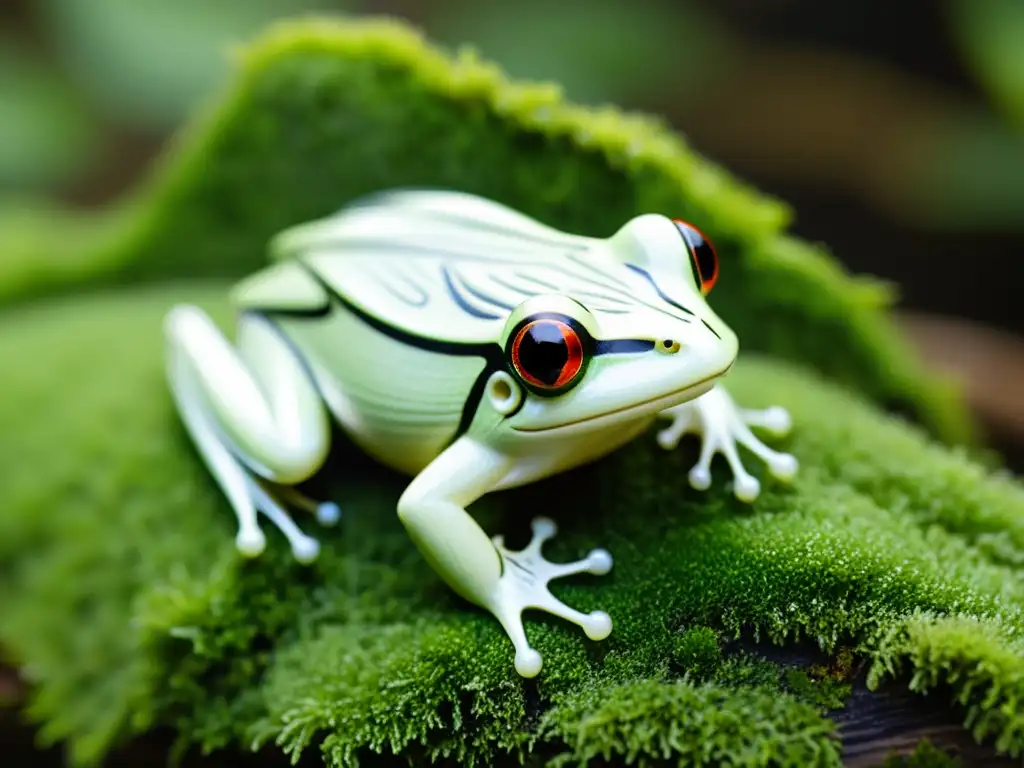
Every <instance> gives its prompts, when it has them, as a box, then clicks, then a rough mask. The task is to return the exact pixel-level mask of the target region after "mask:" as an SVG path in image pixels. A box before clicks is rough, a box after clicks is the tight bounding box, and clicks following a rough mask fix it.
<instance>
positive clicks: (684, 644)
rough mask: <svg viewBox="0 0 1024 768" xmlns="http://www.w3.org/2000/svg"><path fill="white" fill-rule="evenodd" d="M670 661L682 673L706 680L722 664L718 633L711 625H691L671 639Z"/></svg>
mask: <svg viewBox="0 0 1024 768" xmlns="http://www.w3.org/2000/svg"><path fill="white" fill-rule="evenodd" d="M672 661H673V662H674V663H675V664H676V666H677V667H678V668H679V670H680V671H682V673H683V674H684V675H687V676H689V677H692V678H694V679H695V680H707V679H709V678H710V677H712V676H713V675H714V673H715V672H717V671H718V670H719V668H720V667H721V664H722V649H721V648H720V647H719V646H718V633H717V632H715V630H713V629H712V628H711V627H693V628H691V629H688V630H686V631H685V632H682V633H680V634H679V635H677V636H676V637H675V638H673V641H672Z"/></svg>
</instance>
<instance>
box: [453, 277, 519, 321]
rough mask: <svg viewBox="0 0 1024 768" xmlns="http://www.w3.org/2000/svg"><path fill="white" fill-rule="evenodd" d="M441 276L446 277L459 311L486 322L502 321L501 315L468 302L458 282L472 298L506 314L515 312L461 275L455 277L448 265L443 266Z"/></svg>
mask: <svg viewBox="0 0 1024 768" xmlns="http://www.w3.org/2000/svg"><path fill="white" fill-rule="evenodd" d="M441 274H442V275H443V276H444V285H445V288H447V289H448V295H449V296H450V297H451V299H452V301H454V302H455V303H456V304H458V306H459V309H461V310H462V311H463V312H465V313H466V314H469V315H472V316H473V317H481V318H483V319H484V320H500V319H501V315H495V314H491V313H490V312H485V311H484V310H482V309H478V308H477V307H474V306H473V305H472V304H470V303H469V302H468V301H466V299H465V297H464V296H463V295H462V294H461V293H460V292H459V288H458V287H456V285H455V283H456V281H458V284H459V287H461V288H463V289H464V290H465V291H466V293H468V294H469V295H470V296H474V297H475V298H478V299H480V300H481V301H485V302H487V303H488V304H490V305H491V306H494V307H497V308H498V309H503V310H505V311H506V312H511V311H512V310H513V307H512V306H510V305H509V304H505V303H504V302H502V301H499V300H498V299H496V298H494V297H493V296H488V295H487V294H486V293H484V292H483V291H480V290H479V289H476V288H473V286H471V285H469V283H468V282H467V281H466V280H465V279H463V277H462V276H461V275H458V274H456V275H454V276H453V275H452V271H451V270H450V269H449V268H448V265H447V264H445V265H442V267H441Z"/></svg>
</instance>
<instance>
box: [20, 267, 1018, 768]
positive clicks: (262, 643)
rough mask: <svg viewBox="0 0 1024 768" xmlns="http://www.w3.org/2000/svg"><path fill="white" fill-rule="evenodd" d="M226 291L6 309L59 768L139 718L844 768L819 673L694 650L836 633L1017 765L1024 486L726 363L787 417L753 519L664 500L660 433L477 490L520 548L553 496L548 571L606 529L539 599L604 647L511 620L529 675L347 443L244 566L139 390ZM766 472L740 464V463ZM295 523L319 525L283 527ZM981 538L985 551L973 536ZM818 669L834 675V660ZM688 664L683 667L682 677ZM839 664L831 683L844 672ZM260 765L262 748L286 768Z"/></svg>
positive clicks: (174, 439)
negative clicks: (604, 565) (601, 617)
mask: <svg viewBox="0 0 1024 768" xmlns="http://www.w3.org/2000/svg"><path fill="white" fill-rule="evenodd" d="M224 288H225V285H224V284H222V283H219V282H217V283H213V284H199V283H184V284H180V285H178V286H176V287H175V286H164V287H160V288H151V289H146V290H142V289H138V288H136V289H133V290H131V291H121V292H113V293H106V294H103V293H100V294H94V295H90V296H88V297H86V296H81V297H76V298H65V299H63V300H52V301H47V302H36V303H34V304H32V305H31V306H27V307H23V308H20V309H17V310H15V309H8V310H6V311H5V312H4V313H3V322H2V323H0V359H3V360H5V361H16V364H14V365H10V366H9V367H7V368H5V375H4V379H3V383H2V393H3V397H2V398H0V423H2V424H4V427H5V430H4V439H3V440H2V441H0V489H2V492H0V494H2V502H3V510H4V514H3V515H0V644H2V645H3V646H4V648H5V650H6V652H7V653H8V654H9V655H11V656H12V657H13V658H14V659H15V660H17V661H18V662H19V663H20V664H21V665H22V667H23V669H24V671H25V674H26V676H27V677H28V678H29V679H30V680H31V682H32V683H33V684H34V686H33V697H32V700H31V703H30V707H29V713H30V715H31V716H32V717H33V718H35V719H36V720H37V721H39V722H40V723H41V724H42V727H43V733H44V735H45V736H46V737H47V738H49V739H67V740H68V741H69V745H70V753H69V754H70V756H71V758H72V759H73V761H74V762H75V763H76V764H79V765H81V764H85V763H87V762H90V761H94V760H96V759H97V758H99V757H100V756H102V755H103V754H105V753H106V752H107V750H108V749H109V748H110V747H111V746H112V745H113V744H117V743H120V742H121V741H123V740H124V739H126V738H130V737H131V736H132V735H134V734H138V733H141V732H144V731H149V730H152V729H154V728H156V727H158V726H161V725H168V726H171V727H172V728H174V729H175V730H176V732H177V733H178V734H179V737H180V742H181V745H182V747H183V748H184V747H186V746H189V745H195V744H198V745H201V746H203V747H205V748H207V749H214V748H229V749H233V750H237V749H248V748H251V747H254V746H262V747H263V748H265V749H267V750H270V751H271V752H273V751H280V752H283V753H285V754H287V755H292V756H296V755H300V754H302V755H310V754H312V755H316V754H318V753H319V754H321V755H322V756H323V757H324V759H325V760H326V761H327V762H328V763H329V764H332V765H342V764H350V763H352V762H353V761H355V760H356V759H363V758H365V757H367V756H368V755H371V754H372V753H374V752H376V751H380V752H384V753H388V752H402V753H403V754H409V755H415V754H425V755H434V756H441V755H447V756H449V757H450V758H452V759H453V760H459V761H462V762H468V761H470V760H471V759H473V758H476V760H477V762H478V763H479V762H486V763H490V762H493V761H494V760H497V759H499V758H501V757H502V756H508V757H511V758H513V759H515V758H516V757H517V756H518V755H520V754H526V755H531V756H533V757H536V758H538V759H556V760H560V761H566V762H570V763H573V762H581V761H582V762H586V761H588V760H591V759H598V758H601V757H605V756H607V757H608V758H609V759H610V760H611V761H612V762H621V760H622V759H624V758H627V757H629V756H630V755H634V756H636V757H637V759H638V760H641V759H642V760H646V761H651V762H653V761H656V760H663V759H666V758H668V759H672V760H682V761H684V762H685V761H690V762H691V763H692V762H694V761H696V763H697V764H700V762H699V760H704V761H706V762H707V761H710V760H711V759H712V758H714V757H715V756H716V755H720V754H724V753H725V752H727V751H728V753H729V754H730V755H731V756H732V758H731V759H732V760H733V762H732V764H733V765H762V764H764V759H765V758H766V757H773V758H774V759H775V761H776V762H777V764H780V765H801V766H806V765H838V764H839V756H838V755H839V752H838V747H837V745H836V743H835V741H834V736H833V731H834V728H833V726H832V724H831V723H830V721H828V720H827V719H826V718H825V717H824V716H823V715H822V711H823V709H824V708H825V707H824V706H823V702H822V700H821V698H820V695H819V694H820V693H821V688H820V686H819V685H818V684H814V685H812V686H811V687H812V689H813V688H815V687H817V690H806V689H801V690H795V688H800V686H799V685H797V686H793V684H792V683H793V679H794V678H791V677H789V678H788V680H787V676H786V675H784V674H783V673H782V671H781V670H780V668H779V667H778V666H777V665H775V664H772V663H769V662H758V661H757V660H756V659H754V658H749V657H741V658H735V657H731V656H729V655H725V657H723V658H722V659H721V660H720V662H719V661H717V656H716V648H717V643H716V639H715V638H716V636H717V638H719V639H721V640H723V641H724V640H729V639H731V638H735V637H738V636H740V635H741V633H752V634H753V637H754V638H755V639H758V640H760V642H790V641H794V640H796V639H810V640H811V641H812V642H815V643H817V644H819V645H820V646H821V647H822V648H823V649H824V650H826V651H827V652H829V653H840V654H841V653H844V651H843V649H852V651H853V652H854V653H855V654H856V655H857V656H858V657H863V658H865V659H867V660H868V661H869V662H870V663H871V664H873V670H872V682H876V681H877V680H879V679H881V678H883V677H886V676H888V675H894V676H898V677H900V679H905V680H908V681H910V682H911V685H912V687H913V688H914V689H915V690H919V691H929V692H931V691H935V690H940V688H941V689H942V690H949V691H952V694H953V696H954V697H955V698H956V700H958V701H961V702H963V703H964V704H966V705H967V707H968V717H969V720H968V722H967V723H966V725H967V726H968V727H970V728H973V729H974V730H975V731H976V732H978V733H979V734H982V735H985V736H987V738H988V739H989V740H990V741H992V742H993V743H995V744H996V745H997V746H998V748H999V749H1000V750H1001V751H1003V752H1005V753H1007V754H1011V755H1020V754H1022V753H1024V734H1022V733H1021V730H1020V725H1019V724H1020V722H1022V716H1021V712H1022V710H1021V701H1022V697H1021V691H1020V686H1021V682H1020V681H1021V680H1024V654H1022V650H1024V648H1022V645H1021V642H1022V641H1021V640H1020V638H1021V636H1022V634H1021V633H1022V630H1024V614H1022V607H1024V577H1022V576H1021V573H1020V571H1019V567H1018V566H1017V565H1016V564H1017V563H1018V562H1019V560H1017V559H1016V558H1017V557H1019V555H1020V553H1021V552H1022V551H1024V547H1022V544H1024V514H1021V512H1022V510H1024V488H1022V487H1021V485H1020V484H1019V483H1018V482H1017V481H1015V480H1012V479H1009V478H1006V477H1002V476H998V475H993V474H990V473H988V472H986V471H985V470H984V469H982V468H981V467H979V466H977V465H975V464H973V463H971V461H970V460H968V459H967V458H965V457H964V456H963V455H961V453H960V451H958V450H952V449H947V448H943V447H940V446H938V445H936V444H933V443H931V442H929V440H928V439H927V438H926V437H925V436H924V434H923V433H921V432H919V431H918V430H916V429H914V428H911V427H909V426H907V425H906V424H903V423H901V422H899V421H896V420H893V419H890V418H888V417H886V416H884V415H883V414H882V413H880V412H879V411H878V410H877V409H876V408H875V407H874V406H872V405H870V404H869V402H868V401H867V400H866V399H865V398H863V397H862V396H860V395H853V394H850V393H849V392H846V391H844V390H840V389H838V388H837V387H836V386H835V385H832V384H828V383H826V382H825V381H824V380H819V378H818V377H817V376H816V375H814V374H812V373H810V372H808V371H806V370H802V369H795V368H792V367H790V366H789V365H787V364H784V363H782V362H779V361H769V360H765V359H759V358H756V357H754V356H747V357H746V358H744V359H741V361H740V363H739V364H738V365H737V368H736V370H735V371H734V373H732V374H730V377H729V385H730V387H731V389H732V391H733V392H734V394H735V395H736V396H737V397H738V398H740V399H741V400H742V401H743V402H744V404H747V405H749V406H751V407H758V406H767V405H769V404H772V403H779V404H782V405H784V406H786V407H787V408H789V409H790V410H791V412H792V414H793V416H794V420H795V423H796V430H795V432H794V435H793V436H792V438H791V439H790V440H789V441H787V443H786V444H787V447H788V448H789V449H791V450H792V451H793V452H794V453H795V454H796V455H797V457H798V458H799V459H800V462H801V473H800V475H799V477H798V480H797V482H796V483H795V484H794V485H793V486H792V487H790V488H784V487H780V486H778V485H777V484H774V483H772V482H770V481H769V480H768V479H767V478H765V477H763V475H762V480H763V482H764V483H765V490H764V493H763V495H762V497H761V498H760V499H759V500H758V501H757V503H756V504H755V505H753V507H750V506H747V505H744V504H741V503H739V502H737V501H736V500H735V499H733V498H732V496H731V495H730V494H729V492H728V489H727V487H726V483H725V481H726V479H727V473H726V472H725V471H723V467H721V466H720V465H717V464H716V471H715V483H714V486H713V488H712V490H710V491H708V492H706V493H698V492H696V491H693V490H692V489H690V488H689V486H688V484H687V481H686V472H687V469H688V468H689V467H690V466H691V464H692V463H693V461H694V460H695V458H696V448H695V442H693V441H688V442H685V443H684V445H682V446H681V447H680V448H679V450H677V451H675V452H671V453H666V452H664V451H662V450H661V449H660V448H658V447H657V445H656V444H655V441H654V440H653V435H648V436H646V437H643V438H641V439H639V440H637V441H636V442H635V443H634V444H633V445H631V446H629V447H627V448H625V449H623V450H621V451H619V452H617V453H616V454H614V455H613V456H611V457H609V458H607V459H606V460H604V461H602V462H600V463H599V464H597V465H594V466H591V467H588V468H584V469H580V470H578V471H575V472H573V473H570V474H566V475H562V476H559V477H556V478H552V479H551V480H548V481H545V482H544V483H540V484H537V485H534V486H529V487H527V488H523V489H519V490H517V491H513V492H508V493H505V494H497V495H494V496H492V497H488V498H487V499H486V500H485V501H484V502H483V503H481V504H479V505H477V507H478V508H477V509H476V510H475V511H476V513H477V514H478V516H479V517H480V518H481V519H482V520H484V521H486V525H487V528H488V530H489V531H493V532H497V531H499V530H500V531H503V532H505V533H506V535H507V536H508V538H509V541H510V543H512V542H514V541H516V540H517V537H518V540H519V541H522V540H524V539H525V536H526V532H527V528H528V519H529V515H526V514H524V513H523V510H538V509H555V508H557V509H559V510H561V511H560V512H559V514H558V519H559V523H560V526H561V533H560V535H559V536H558V537H557V538H556V539H555V540H554V541H552V542H551V543H550V546H549V549H548V550H547V551H548V553H549V555H550V556H551V557H552V558H556V559H562V558H568V557H574V556H579V555H580V554H581V553H583V552H586V551H587V550H588V549H589V548H591V547H593V546H598V545H601V546H606V547H608V548H609V549H610V551H611V552H612V553H613V555H614V556H615V558H616V565H615V569H614V570H613V572H612V573H611V574H609V575H608V576H605V577H580V578H579V579H578V580H574V581H573V582H572V583H565V584H559V585H556V586H555V587H554V591H555V592H556V594H557V595H558V596H560V597H562V598H563V599H565V600H567V601H568V602H570V603H571V604H573V605H575V606H577V607H579V608H580V609H581V610H591V609H594V608H598V607H600V608H603V609H606V610H608V611H609V612H610V613H611V615H612V617H613V620H614V622H615V630H614V632H613V633H612V635H611V637H610V638H609V639H608V640H606V641H603V642H601V643H591V642H589V641H587V640H586V639H585V637H584V636H583V635H582V633H580V632H579V631H578V630H577V629H576V628H574V627H571V626H568V625H566V624H564V623H562V622H559V621H556V620H554V619H544V618H538V617H536V616H532V617H530V618H531V620H530V622H529V624H528V629H527V631H528V635H529V637H530V640H531V642H532V643H533V644H534V645H535V646H536V647H537V648H538V649H539V650H540V651H541V652H542V653H543V654H544V657H545V668H544V672H543V674H542V675H541V677H540V678H538V679H537V680H536V681H533V682H528V681H523V680H522V679H520V678H518V676H516V674H515V672H514V670H513V668H512V653H511V648H510V646H509V643H508V641H507V638H506V637H505V636H504V634H503V632H502V631H501V629H500V628H499V627H498V626H497V624H496V622H494V621H493V620H492V619H491V618H490V617H489V616H488V615H486V614H484V613H483V612H481V611H477V610H475V609H473V608H472V607H469V606H467V605H466V604H465V603H463V602H461V601H460V600H458V599H457V598H456V597H454V596H453V595H452V594H451V592H450V591H449V590H448V589H447V588H446V587H445V586H444V585H443V583H442V582H440V580H439V579H438V578H437V577H436V575H434V574H433V573H432V572H431V571H430V569H429V567H427V566H426V564H425V563H424V562H423V560H422V558H421V557H420V556H419V555H418V553H417V552H416V550H415V548H414V547H413V545H412V544H411V543H410V542H409V540H408V538H407V536H406V535H405V533H404V530H403V529H402V526H401V524H400V523H399V522H398V520H397V519H396V515H395V514H394V504H395V501H396V499H397V497H398V495H399V493H400V492H401V489H402V487H403V482H404V480H402V479H401V478H398V477H396V476H394V475H393V474H391V473H389V472H387V471H385V470H382V469H380V468H379V467H377V466H376V465H374V464H373V463H372V462H370V461H369V460H368V459H366V458H365V457H363V456H362V455H361V454H360V453H359V452H358V451H356V450H354V449H353V448H351V447H350V446H348V445H346V444H342V445H339V446H338V457H337V463H336V466H334V467H333V468H332V476H333V477H334V478H336V479H335V480H334V482H335V485H334V488H333V491H332V493H333V494H334V496H335V497H336V498H337V500H338V501H339V503H341V504H342V506H343V508H344V509H345V512H346V515H345V518H344V520H343V524H342V525H341V526H340V527H339V528H338V529H334V530H329V531H327V532H325V533H324V534H323V535H322V539H323V542H324V549H323V553H322V557H321V559H320V560H319V561H318V562H317V563H316V564H315V565H314V566H312V567H308V568H307V567H302V566H299V565H297V564H295V563H293V562H292V561H291V557H290V554H289V552H288V549H287V546H286V545H285V542H284V541H283V540H282V539H281V538H280V537H278V536H276V535H271V536H270V542H269V547H268V551H267V553H266V554H265V556H263V557H262V558H260V559H258V560H256V561H254V562H245V561H242V560H240V559H239V558H238V557H237V556H236V554H235V552H234V550H233V534H234V519H233V515H232V513H231V512H230V510H229V508H228V507H227V505H226V503H225V502H224V500H223V499H222V497H221V495H220V493H219V492H218V490H217V488H216V486H215V485H214V483H213V481H212V480H211V479H210V477H209V476H208V474H207V473H206V471H205V469H204V467H203V465H202V464H201V463H200V461H199V460H198V458H197V457H196V455H195V453H194V451H193V450H192V448H191V445H190V443H189V441H188V439H187V437H186V435H185V433H184V431H183V430H182V428H181V426H180V423H179V420H178V418H177V417H176V415H175V413H174V410H173V408H172V405H171V402H170V399H169V397H168V395H167V392H166V385H165V382H164V379H163V371H162V360H163V352H162V348H161V332H160V326H161V320H162V316H163V313H164V312H165V311H166V309H167V308H168V307H169V306H170V304H171V303H172V302H176V301H181V300H187V301H193V302H196V303H199V304H200V305H201V306H204V307H206V308H207V309H208V310H209V311H211V312H212V313H213V315H214V317H215V318H218V319H219V320H220V321H221V322H223V323H225V324H227V322H228V320H229V311H228V308H227V306H226V304H225V303H224V299H223V296H224ZM750 466H751V468H752V469H753V470H754V471H755V472H756V473H757V474H759V475H761V474H762V473H761V468H760V466H758V465H757V464H755V463H753V462H752V463H751V465H750ZM303 523H304V526H305V527H306V528H307V529H308V530H315V523H314V522H313V521H312V520H309V521H303ZM995 535H998V536H999V541H1000V546H999V547H992V546H990V545H989V544H988V542H989V541H990V538H986V537H992V536H995ZM845 653H847V656H846V658H847V662H841V663H839V664H838V665H836V666H838V667H839V668H845V669H846V670H847V672H848V671H849V667H850V663H851V660H852V658H853V657H852V656H849V651H845ZM680 662H682V663H683V665H684V666H685V665H687V664H689V665H690V666H691V667H692V668H696V669H697V670H698V671H702V674H703V679H697V677H696V676H686V674H685V670H683V669H680ZM845 674H846V673H843V674H841V675H837V677H843V676H844V675H845ZM284 759H285V757H284V756H282V761H283V760H284Z"/></svg>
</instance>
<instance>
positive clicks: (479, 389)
mask: <svg viewBox="0 0 1024 768" xmlns="http://www.w3.org/2000/svg"><path fill="white" fill-rule="evenodd" d="M295 263H296V264H298V265H299V266H300V267H301V268H302V269H303V270H304V271H305V272H306V273H307V274H308V275H309V276H310V277H311V278H312V279H313V280H315V281H316V282H317V284H318V285H320V287H321V288H323V290H324V291H325V293H326V294H327V296H328V297H330V298H331V299H333V300H334V301H335V302H337V303H338V304H340V305H341V306H342V307H344V308H345V309H347V310H348V311H349V312H351V313H352V314H353V315H355V316H356V317H358V318H359V319H360V320H362V321H363V322H364V323H366V324H367V325H369V326H370V327H371V328H373V329H374V330H376V331H377V332H379V333H382V334H384V335H385V336H388V337H390V338H392V339H394V340H395V341H398V342H400V343H402V344H406V345H408V346H411V347H416V348H418V349H424V350H427V351H429V352H436V353H437V354H441V355H453V356H459V357H464V356H474V357H481V358H483V360H484V362H485V365H484V368H483V370H482V371H481V372H480V373H479V375H478V376H477V377H476V380H475V381H474V382H473V385H472V387H470V390H469V393H468V394H467V396H466V400H465V403H464V404H463V408H462V414H461V416H460V418H459V425H458V427H457V428H456V430H455V432H454V433H453V435H452V437H451V441H450V442H452V441H454V440H456V439H457V438H458V437H460V436H461V435H463V434H465V432H466V430H467V429H469V425H470V423H471V422H472V421H473V417H474V416H475V415H476V412H477V409H478V408H479V406H480V401H481V399H482V398H483V394H484V388H485V386H486V384H487V379H488V378H490V376H491V374H493V373H494V372H495V371H499V370H504V371H506V372H507V373H509V374H510V375H513V376H514V375H515V374H514V371H512V369H511V367H510V366H509V365H508V362H507V361H506V359H505V353H504V350H503V349H502V348H501V346H500V345H499V344H497V343H496V342H480V343H473V342H460V341H444V340H441V339H432V338H429V337H426V336H417V335H416V334H413V333H409V332H408V331H404V330H402V329H401V328H396V327H395V326H393V325H390V324H388V323H386V322H384V321H383V320H381V319H380V318H378V317H374V316H373V315H371V314H370V313H368V312H366V311H364V310H362V309H360V308H359V307H358V306H356V305H355V304H353V303H352V302H351V301H349V300H348V299H346V298H345V297H344V296H342V295H341V294H340V293H338V291H336V290H335V289H334V288H333V287H332V286H331V285H330V284H329V283H328V282H327V281H326V280H324V279H323V278H322V277H321V276H320V274H319V273H318V272H317V271H316V270H315V269H313V268H312V267H310V266H309V265H308V264H306V263H305V262H304V261H303V260H302V259H296V262H295ZM577 303H579V302H577ZM581 306H582V305H581ZM333 310H334V308H333V307H332V306H331V303H330V302H328V303H327V304H325V305H323V306H322V307H311V308H309V309H294V308H286V307H282V308H273V307H261V308H259V309H256V308H252V309H250V310H248V311H249V312H252V313H253V314H259V315H263V316H265V317H267V318H268V319H271V318H273V317H274V316H278V317H289V318H295V319H304V318H309V319H316V318H322V317H326V316H327V315H329V314H331V312H332V311H333ZM289 343H290V341H289ZM652 349H654V342H653V341H650V340H647V339H606V340H597V339H595V344H594V350H593V355H594V356H597V355H610V354H631V353H632V354H636V353H640V352H649V351H651V350H652ZM299 357H300V359H303V360H304V358H303V356H302V355H299ZM304 364H305V363H304ZM307 372H308V373H311V372H309V371H308V369H307ZM525 401H526V398H525V397H524V398H523V402H524V403H525ZM517 410H518V409H517ZM513 415H515V412H513V413H511V414H509V415H508V417H511V416H513ZM508 417H506V418H508Z"/></svg>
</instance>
